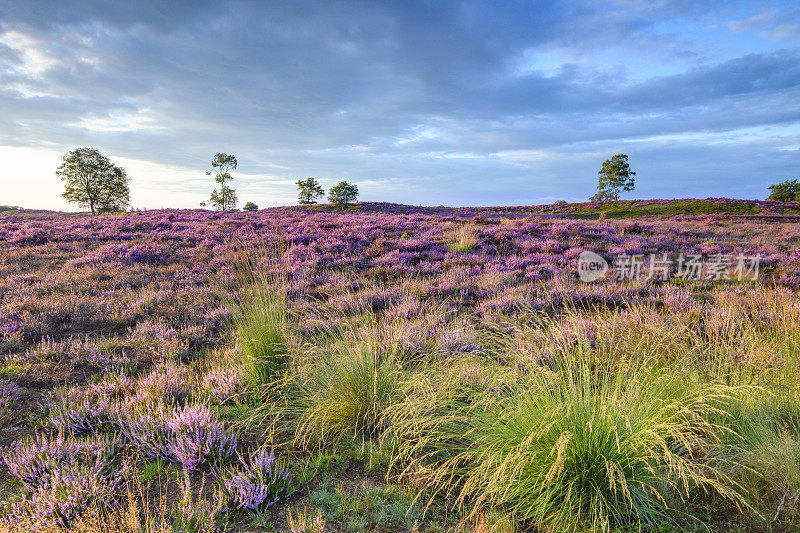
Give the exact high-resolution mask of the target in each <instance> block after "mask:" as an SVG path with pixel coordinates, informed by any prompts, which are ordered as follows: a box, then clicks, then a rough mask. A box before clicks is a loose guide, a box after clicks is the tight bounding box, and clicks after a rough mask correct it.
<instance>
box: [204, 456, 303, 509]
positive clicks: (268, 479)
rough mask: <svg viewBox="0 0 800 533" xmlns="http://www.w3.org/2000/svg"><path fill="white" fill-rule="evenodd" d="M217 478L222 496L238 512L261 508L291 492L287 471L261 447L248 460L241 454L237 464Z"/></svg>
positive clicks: (281, 499) (284, 497)
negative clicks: (219, 481)
mask: <svg viewBox="0 0 800 533" xmlns="http://www.w3.org/2000/svg"><path fill="white" fill-rule="evenodd" d="M220 478H221V479H222V484H221V487H220V488H221V490H222V492H223V494H224V495H225V497H226V498H227V500H228V502H229V503H232V504H234V505H235V506H236V508H238V509H249V510H254V509H258V508H262V509H263V508H266V507H269V506H271V505H273V504H275V503H277V502H279V501H283V500H285V499H287V498H288V497H289V496H291V495H292V494H293V493H294V489H293V488H292V486H291V476H290V474H289V471H288V470H287V469H286V468H283V467H281V466H280V465H279V464H278V463H277V461H276V460H275V456H274V455H273V454H272V453H269V452H267V450H266V448H264V447H262V448H261V449H259V450H258V451H257V452H256V453H254V454H253V455H252V457H250V460H249V461H245V460H244V459H243V458H242V456H241V455H240V456H239V464H238V465H236V466H233V467H229V468H228V469H227V470H225V471H223V472H222V473H221V475H220Z"/></svg>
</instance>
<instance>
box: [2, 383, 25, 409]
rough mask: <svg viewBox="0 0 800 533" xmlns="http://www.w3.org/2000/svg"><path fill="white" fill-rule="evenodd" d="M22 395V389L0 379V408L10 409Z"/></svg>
mask: <svg viewBox="0 0 800 533" xmlns="http://www.w3.org/2000/svg"><path fill="white" fill-rule="evenodd" d="M21 395H22V389H21V388H20V387H17V385H16V384H15V383H14V382H13V381H9V380H7V379H0V408H5V407H11V405H13V404H14V402H16V401H17V400H19V398H20V396H21Z"/></svg>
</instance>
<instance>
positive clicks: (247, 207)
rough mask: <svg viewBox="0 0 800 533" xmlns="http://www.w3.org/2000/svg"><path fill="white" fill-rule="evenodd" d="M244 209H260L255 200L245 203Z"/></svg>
mask: <svg viewBox="0 0 800 533" xmlns="http://www.w3.org/2000/svg"><path fill="white" fill-rule="evenodd" d="M242 211H258V206H257V205H256V204H254V203H253V202H247V203H246V204H244V207H243V208H242Z"/></svg>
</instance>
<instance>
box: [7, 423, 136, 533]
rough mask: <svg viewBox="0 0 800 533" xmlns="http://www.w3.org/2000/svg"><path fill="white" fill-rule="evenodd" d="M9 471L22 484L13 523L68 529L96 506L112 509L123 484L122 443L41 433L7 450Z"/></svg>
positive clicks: (9, 516)
mask: <svg viewBox="0 0 800 533" xmlns="http://www.w3.org/2000/svg"><path fill="white" fill-rule="evenodd" d="M2 460H3V462H4V463H5V465H6V467H7V468H8V471H9V473H10V474H11V475H12V476H14V477H16V478H17V479H19V480H20V481H21V482H22V486H23V489H24V491H23V494H22V498H21V499H20V500H19V501H17V502H15V503H13V504H12V506H11V509H10V513H9V515H8V516H7V517H6V519H7V521H8V523H9V524H11V525H13V524H26V525H27V526H28V527H31V526H33V527H35V528H37V529H46V528H49V527H53V526H62V527H67V526H68V525H69V524H70V523H71V522H72V521H73V520H74V519H75V518H77V517H78V516H80V515H81V514H82V513H83V512H85V511H86V510H87V509H89V508H90V507H92V506H100V507H101V508H110V507H112V506H113V505H114V504H115V503H116V499H117V496H118V493H119V490H120V488H121V486H122V483H123V470H122V468H121V463H120V460H119V453H118V447H117V441H116V440H114V439H111V438H108V437H99V438H91V439H87V440H74V439H72V438H69V437H65V436H64V435H63V434H61V435H58V436H55V437H48V436H45V435H37V436H35V437H33V438H29V439H27V440H25V441H21V442H17V443H16V444H14V445H12V446H11V447H9V448H7V449H5V450H3V452H2Z"/></svg>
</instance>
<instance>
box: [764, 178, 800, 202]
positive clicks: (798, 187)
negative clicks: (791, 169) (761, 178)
mask: <svg viewBox="0 0 800 533" xmlns="http://www.w3.org/2000/svg"><path fill="white" fill-rule="evenodd" d="M768 188H769V189H770V190H771V191H772V192H771V193H770V195H769V196H768V197H767V200H774V201H777V202H793V201H798V202H800V181H798V180H784V181H782V182H780V183H776V184H775V185H770V186H769V187H768Z"/></svg>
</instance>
